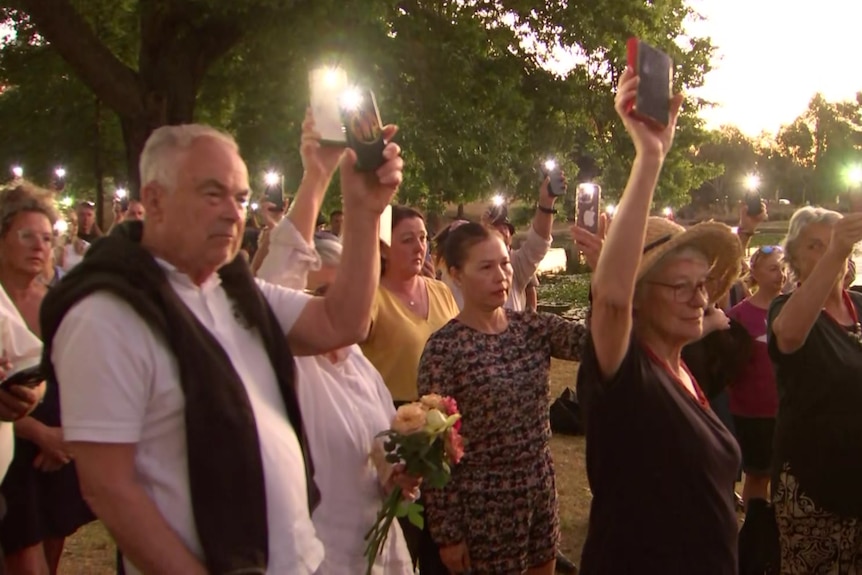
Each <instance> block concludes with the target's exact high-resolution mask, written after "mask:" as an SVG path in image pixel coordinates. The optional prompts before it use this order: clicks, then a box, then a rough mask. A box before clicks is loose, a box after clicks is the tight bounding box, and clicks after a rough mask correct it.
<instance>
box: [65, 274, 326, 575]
mask: <svg viewBox="0 0 862 575" xmlns="http://www.w3.org/2000/svg"><path fill="white" fill-rule="evenodd" d="M159 263H160V264H161V265H162V267H163V268H164V269H165V271H166V273H167V275H168V279H169V281H170V284H171V287H173V289H174V290H175V291H176V293H177V294H178V295H179V297H180V299H181V300H182V301H183V303H185V305H186V306H188V308H189V309H190V310H191V311H192V312H193V313H194V315H195V317H196V318H197V319H198V320H199V321H200V322H201V323H202V324H203V325H204V326H205V327H206V328H207V329H208V330H209V331H210V333H212V335H213V336H214V337H215V338H216V340H217V341H218V342H219V344H220V345H221V346H222V347H223V348H224V350H225V352H226V353H227V355H228V357H229V358H230V360H231V362H232V363H233V366H234V369H235V370H236V372H237V373H238V374H239V376H240V378H241V379H242V382H243V384H244V385H245V389H246V392H247V393H248V397H249V400H250V402H251V406H252V409H253V412H254V416H255V420H256V423H257V431H258V437H259V438H260V449H261V456H262V459H263V471H264V480H265V484H266V504H267V517H268V524H269V568H268V570H267V573H269V574H272V575H282V574H287V573H290V574H298V575H306V574H312V573H314V572H315V571H317V569H318V567H319V565H320V564H321V562H322V561H323V545H322V544H321V542H320V541H319V540H318V538H317V536H316V534H315V531H314V526H313V524H312V522H311V517H310V514H309V509H308V502H307V499H306V480H305V471H304V462H303V458H302V451H301V448H300V446H299V441H298V439H297V436H296V432H295V431H294V429H293V427H292V426H291V425H290V422H289V420H288V418H287V413H286V410H285V407H284V402H283V400H282V398H281V393H280V392H279V389H278V384H277V381H276V377H275V373H274V371H273V369H272V366H271V364H270V362H269V358H268V357H267V354H266V350H265V348H264V345H263V341H262V339H261V337H260V334H259V333H258V332H257V331H256V330H255V331H251V330H248V329H246V328H244V327H243V326H242V325H241V324H240V323H239V322H238V321H237V319H236V318H235V316H234V310H233V305H232V303H231V301H230V300H229V299H228V297H227V294H226V293H225V291H224V288H223V287H222V286H221V280H220V278H219V277H218V275H213V277H211V278H210V279H208V280H207V281H206V282H205V283H204V284H203V285H201V286H200V287H198V286H196V285H194V283H192V281H191V280H190V279H189V278H188V276H186V275H185V274H183V273H180V272H178V271H177V270H176V269H175V268H173V267H172V266H171V265H169V264H167V263H166V262H159ZM258 285H259V286H260V288H261V289H262V290H263V293H264V295H265V297H266V299H267V301H268V302H269V304H270V306H271V307H272V309H273V311H274V313H275V315H276V317H277V318H278V321H279V323H280V324H281V327H282V329H283V330H284V332H285V333H288V332H289V331H290V329H291V328H292V327H293V324H294V323H295V322H296V320H297V318H298V317H299V315H300V313H301V312H302V310H303V308H304V306H305V304H306V303H307V301H308V300H309V299H310V296H308V295H306V294H304V293H302V292H299V291H295V290H289V289H286V288H282V287H279V286H275V285H272V284H268V283H266V282H263V281H259V280H258ZM51 359H52V361H53V363H54V367H55V371H56V373H57V379H58V382H59V385H60V398H61V407H62V413H63V432H64V435H65V438H66V440H67V441H89V442H100V443H135V444H137V454H136V460H135V463H136V467H137V472H138V475H139V478H140V482H141V484H142V485H143V486H144V488H145V489H146V491H147V493H148V494H149V495H150V497H151V498H152V500H153V501H154V502H155V504H156V506H157V507H158V508H159V510H160V511H161V513H162V515H163V516H164V518H165V519H166V520H167V522H168V523H169V524H170V526H171V527H172V528H173V529H174V530H175V531H176V532H177V534H178V535H179V536H180V538H181V539H182V541H183V542H184V543H185V544H186V546H187V547H188V548H189V549H190V550H191V551H192V552H193V553H194V554H196V555H198V556H199V557H201V556H202V550H201V546H200V541H199V540H198V536H197V531H196V529H195V523H194V517H193V514H192V504H191V494H190V491H189V481H188V461H187V447H186V435H185V416H184V404H185V400H184V396H183V392H182V389H181V387H180V381H179V369H178V365H177V361H176V359H175V357H174V356H173V355H172V353H171V352H170V350H169V349H168V348H167V347H166V344H165V342H164V341H163V339H162V338H161V337H160V336H157V335H156V334H155V333H154V332H153V331H152V329H150V327H149V326H148V325H147V324H146V322H145V321H144V320H143V319H141V317H140V316H138V314H137V313H136V312H135V311H134V310H133V309H132V308H131V306H129V305H128V304H127V303H125V302H124V301H123V300H121V299H120V298H118V297H116V296H114V295H111V294H109V293H107V292H100V293H96V294H93V295H91V296H89V297H87V298H85V299H84V300H82V301H81V302H79V303H78V304H77V305H75V306H74V307H73V308H72V309H71V310H70V311H69V312H68V314H67V315H66V317H65V318H64V319H63V321H62V323H61V324H60V327H59V329H58V330H57V334H56V336H55V338H54V343H53V351H52V356H51ZM212 424H213V425H218V420H214V421H213V422H212ZM212 448H213V449H219V446H218V445H213V446H212ZM229 470H230V462H229V461H225V471H226V472H229ZM212 503H213V505H218V502H217V501H213V502H212ZM126 570H127V572H128V573H131V574H137V573H139V571H137V570H136V569H135V568H134V566H132V565H131V564H129V562H128V561H126Z"/></svg>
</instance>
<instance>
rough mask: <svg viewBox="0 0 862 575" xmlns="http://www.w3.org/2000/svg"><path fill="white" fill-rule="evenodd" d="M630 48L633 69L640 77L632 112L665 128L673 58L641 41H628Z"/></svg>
mask: <svg viewBox="0 0 862 575" xmlns="http://www.w3.org/2000/svg"><path fill="white" fill-rule="evenodd" d="M630 50H636V52H637V53H636V54H635V60H636V67H635V69H636V70H637V74H638V77H639V78H640V83H639V84H638V93H637V98H636V101H635V106H634V113H635V115H636V116H637V117H639V118H640V119H642V120H644V121H647V122H649V123H651V124H653V125H655V126H656V127H660V128H664V127H666V126H667V125H668V123H670V99H671V84H672V82H673V61H672V60H671V59H670V56H668V55H667V54H665V53H664V52H662V51H661V50H659V49H657V48H654V47H652V46H650V45H649V44H647V43H646V42H643V41H640V40H638V41H636V42H631V43H630Z"/></svg>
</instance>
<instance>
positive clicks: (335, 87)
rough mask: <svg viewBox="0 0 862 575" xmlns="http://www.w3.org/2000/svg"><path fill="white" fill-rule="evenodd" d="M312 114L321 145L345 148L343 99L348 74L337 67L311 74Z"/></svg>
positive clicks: (309, 79) (321, 69)
mask: <svg viewBox="0 0 862 575" xmlns="http://www.w3.org/2000/svg"><path fill="white" fill-rule="evenodd" d="M308 84H309V88H310V104H311V114H312V115H313V116H314V127H315V129H316V130H317V132H318V133H319V134H320V143H321V144H324V145H330V146H344V145H346V144H347V135H346V134H345V133H344V124H343V123H342V121H341V98H342V96H343V95H344V93H345V92H346V91H347V88H348V85H347V72H346V71H345V70H344V69H343V68H339V67H336V66H326V67H323V68H317V69H314V70H312V71H311V72H309V74H308Z"/></svg>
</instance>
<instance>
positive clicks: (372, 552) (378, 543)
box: [365, 487, 403, 575]
mask: <svg viewBox="0 0 862 575" xmlns="http://www.w3.org/2000/svg"><path fill="white" fill-rule="evenodd" d="M402 498H403V493H402V492H401V488H400V487H396V488H395V489H393V490H392V493H390V494H389V496H388V497H387V498H386V500H385V501H384V502H383V508H382V509H381V510H380V513H378V514H377V521H375V522H374V526H373V527H371V529H370V530H369V531H368V533H367V534H366V535H365V540H366V541H368V546H367V547H366V548H365V558H366V559H367V560H368V565H367V567H368V568H367V569H366V571H365V575H371V570H372V569H373V568H374V562H375V561H376V560H377V556H378V555H380V551H381V549H383V545H384V543H386V539H387V538H388V537H389V529H390V528H391V527H392V522H393V521H395V515H396V513H397V512H398V505H399V504H400V503H401V499H402Z"/></svg>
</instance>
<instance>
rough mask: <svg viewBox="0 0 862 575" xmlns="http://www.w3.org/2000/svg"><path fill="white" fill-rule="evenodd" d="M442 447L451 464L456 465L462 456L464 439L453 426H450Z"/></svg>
mask: <svg viewBox="0 0 862 575" xmlns="http://www.w3.org/2000/svg"><path fill="white" fill-rule="evenodd" d="M443 449H444V451H445V452H446V457H448V458H449V461H451V462H452V464H454V465H457V464H458V462H459V461H461V458H462V457H464V439H463V438H462V437H461V434H460V433H458V430H457V429H455V427H452V428H451V429H450V430H449V431H448V432H447V433H446V438H445V440H444V441H443Z"/></svg>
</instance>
